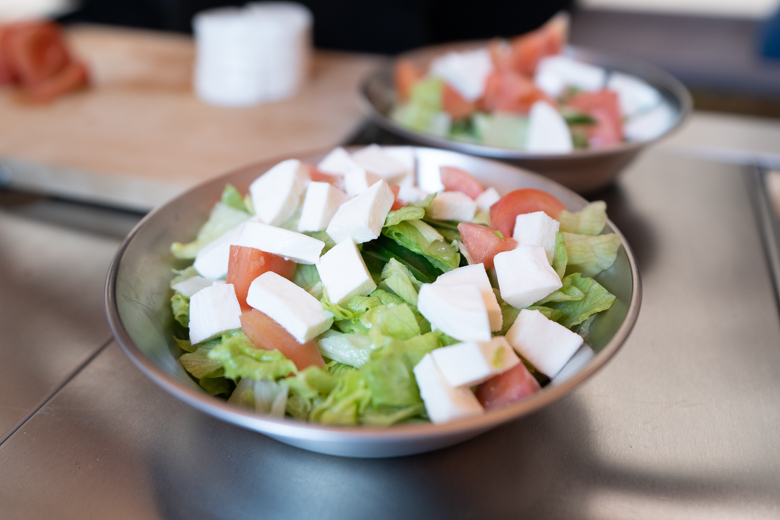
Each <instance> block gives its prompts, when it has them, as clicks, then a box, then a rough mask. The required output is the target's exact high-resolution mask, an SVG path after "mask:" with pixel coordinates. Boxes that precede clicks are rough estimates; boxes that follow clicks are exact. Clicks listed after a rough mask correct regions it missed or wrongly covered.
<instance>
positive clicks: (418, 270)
mask: <svg viewBox="0 0 780 520" xmlns="http://www.w3.org/2000/svg"><path fill="white" fill-rule="evenodd" d="M362 245H363V249H362V251H361V254H362V256H363V260H364V261H365V262H366V267H367V268H368V271H369V272H370V273H371V274H372V275H376V278H377V279H378V280H379V281H381V279H379V276H380V275H381V272H382V270H383V269H384V266H385V264H386V263H387V262H389V261H390V259H391V258H395V259H396V260H397V261H399V262H400V263H401V264H403V265H404V266H405V267H406V268H407V269H409V272H410V273H412V276H414V277H415V278H416V279H417V280H419V281H421V282H423V283H432V282H434V281H435V280H436V278H438V277H439V275H441V274H442V270H441V269H438V268H437V267H435V266H434V265H433V264H432V263H431V262H430V261H429V260H428V259H427V258H426V257H424V256H423V255H419V254H417V253H414V252H412V251H410V250H409V249H407V248H405V247H404V246H402V245H399V244H397V243H396V242H395V241H393V240H391V239H389V238H388V237H386V236H383V235H380V236H379V238H377V239H376V240H372V241H370V242H365V243H364V244H362Z"/></svg>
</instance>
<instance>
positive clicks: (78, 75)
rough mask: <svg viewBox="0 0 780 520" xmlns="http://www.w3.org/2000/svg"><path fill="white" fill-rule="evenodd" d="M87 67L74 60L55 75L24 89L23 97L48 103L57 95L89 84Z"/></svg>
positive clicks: (27, 99) (36, 101) (35, 101)
mask: <svg viewBox="0 0 780 520" xmlns="http://www.w3.org/2000/svg"><path fill="white" fill-rule="evenodd" d="M87 82H88V78H87V67H86V66H85V65H84V64H83V63H80V62H77V61H74V62H71V63H69V64H68V65H66V66H65V68H64V69H62V70H61V71H59V72H58V73H56V74H55V75H53V76H51V77H49V78H46V79H45V80H43V81H41V82H40V83H36V84H35V85H30V86H29V87H27V88H26V89H25V90H23V91H22V98H23V99H24V100H26V101H31V102H34V103H48V102H49V101H51V100H53V99H54V98H56V97H57V96H59V95H61V94H64V93H66V92H70V91H73V90H75V89H77V88H80V87H83V86H85V85H86V84H87Z"/></svg>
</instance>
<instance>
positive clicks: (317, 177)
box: [304, 163, 344, 190]
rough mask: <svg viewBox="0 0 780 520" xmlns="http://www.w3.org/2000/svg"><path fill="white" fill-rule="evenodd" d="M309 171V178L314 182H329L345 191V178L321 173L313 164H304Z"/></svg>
mask: <svg viewBox="0 0 780 520" xmlns="http://www.w3.org/2000/svg"><path fill="white" fill-rule="evenodd" d="M304 165H305V166H306V168H307V169H308V170H309V178H310V179H311V180H313V181H314V182H327V183H328V184H330V185H331V186H333V187H334V188H338V189H340V190H344V176H343V175H336V174H331V173H325V172H321V171H320V170H318V169H317V167H316V166H314V165H313V164H308V163H304Z"/></svg>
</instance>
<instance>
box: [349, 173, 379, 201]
mask: <svg viewBox="0 0 780 520" xmlns="http://www.w3.org/2000/svg"><path fill="white" fill-rule="evenodd" d="M380 180H382V178H381V177H379V176H378V175H374V174H373V173H371V172H369V171H367V170H366V169H364V168H362V167H360V166H355V167H354V168H351V169H349V170H347V172H346V173H345V174H344V187H345V188H346V190H347V195H349V196H350V197H354V196H355V195H360V194H361V193H363V192H364V191H366V190H367V189H368V188H370V187H371V186H373V185H374V184H376V183H377V182H379V181H380Z"/></svg>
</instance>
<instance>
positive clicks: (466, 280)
mask: <svg viewBox="0 0 780 520" xmlns="http://www.w3.org/2000/svg"><path fill="white" fill-rule="evenodd" d="M434 284H436V285H464V284H474V285H476V286H477V287H479V291H480V292H481V293H482V300H483V301H484V302H485V308H486V309H487V311H488V319H489V320H490V330H494V331H495V330H501V326H502V322H503V320H502V318H501V307H500V306H499V305H498V299H497V298H496V293H494V292H493V287H492V286H491V285H490V279H489V278H488V275H487V271H485V264H482V263H479V264H473V265H467V266H464V267H458V268H457V269H453V270H452V271H449V272H446V273H444V274H442V275H440V276H439V277H438V278H437V279H436V281H435V282H434Z"/></svg>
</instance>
